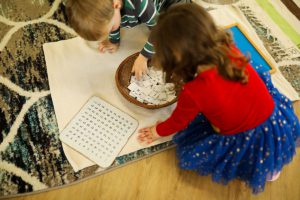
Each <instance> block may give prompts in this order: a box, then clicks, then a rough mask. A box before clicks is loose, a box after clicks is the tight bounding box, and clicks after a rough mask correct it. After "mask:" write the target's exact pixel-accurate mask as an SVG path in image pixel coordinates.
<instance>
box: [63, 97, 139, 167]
mask: <svg viewBox="0 0 300 200" xmlns="http://www.w3.org/2000/svg"><path fill="white" fill-rule="evenodd" d="M137 127H138V121H137V120H135V119H134V118H132V117H131V116H129V115H128V114H126V113H124V112H122V111H120V110H119V109H117V108H115V107H114V106H112V105H110V104H108V103H106V102H105V101H103V100H102V99H100V98H98V97H92V98H90V99H89V100H88V102H87V103H86V104H85V105H84V106H83V107H82V109H81V110H80V111H79V112H78V113H77V115H76V116H75V117H74V118H73V119H72V120H71V122H69V124H68V125H67V127H66V128H65V129H64V130H63V131H62V133H61V134H60V140H61V141H62V142H64V143H65V144H67V145H69V146H70V147H72V148H73V149H75V150H76V151H78V152H80V153H81V154H83V155H84V156H86V157H88V158H89V159H90V160H92V161H94V162H95V163H96V164H97V165H99V166H100V167H103V168H107V167H109V166H110V165H111V164H112V163H113V161H114V160H115V158H116V157H117V156H118V154H119V152H120V151H121V150H122V148H123V147H124V145H125V144H126V142H127V141H128V139H129V137H130V136H131V135H132V134H133V133H134V132H135V130H136V128H137Z"/></svg>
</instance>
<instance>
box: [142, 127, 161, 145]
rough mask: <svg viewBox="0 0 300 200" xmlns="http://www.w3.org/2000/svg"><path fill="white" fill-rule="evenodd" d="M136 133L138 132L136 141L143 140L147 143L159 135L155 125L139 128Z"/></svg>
mask: <svg viewBox="0 0 300 200" xmlns="http://www.w3.org/2000/svg"><path fill="white" fill-rule="evenodd" d="M138 134H139V135H138V137H137V139H138V141H139V142H140V143H144V142H145V143H147V144H150V143H152V142H154V141H155V140H157V139H158V138H160V137H161V136H159V135H158V134H157V132H156V126H155V125H154V126H151V127H146V128H142V129H140V130H139V133H138Z"/></svg>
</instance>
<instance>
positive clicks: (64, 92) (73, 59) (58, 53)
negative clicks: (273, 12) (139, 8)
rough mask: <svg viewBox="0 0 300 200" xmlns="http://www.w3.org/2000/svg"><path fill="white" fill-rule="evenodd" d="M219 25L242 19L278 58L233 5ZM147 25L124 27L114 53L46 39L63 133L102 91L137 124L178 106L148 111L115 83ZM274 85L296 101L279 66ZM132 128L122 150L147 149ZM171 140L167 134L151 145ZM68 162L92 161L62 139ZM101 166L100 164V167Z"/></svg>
mask: <svg viewBox="0 0 300 200" xmlns="http://www.w3.org/2000/svg"><path fill="white" fill-rule="evenodd" d="M210 13H211V14H212V16H213V17H214V19H215V21H216V22H217V24H219V25H221V26H227V25H229V24H233V23H236V22H238V23H240V25H242V26H243V28H244V29H245V30H247V31H249V32H250V33H251V34H249V35H252V36H253V41H255V43H256V44H257V45H258V46H259V47H260V48H261V50H262V51H263V52H264V53H265V55H266V56H267V57H269V58H270V60H271V61H272V62H273V63H274V64H276V63H275V61H274V60H273V59H272V58H271V56H270V55H269V54H268V52H267V51H266V50H265V48H264V47H263V44H262V43H261V42H260V40H259V38H258V36H256V34H255V31H254V30H252V29H251V28H250V27H251V26H250V25H249V24H247V22H246V21H245V20H243V18H242V16H240V14H239V13H238V12H237V11H236V9H234V7H232V6H228V7H222V9H217V10H212V11H210ZM147 35H148V30H147V29H146V28H145V27H143V26H138V27H135V28H132V29H127V30H124V31H122V43H121V46H120V49H119V50H118V51H117V52H116V53H114V54H100V53H98V52H97V51H96V50H93V49H91V48H90V47H89V46H88V45H87V44H86V42H85V41H84V40H82V39H81V38H79V37H76V38H73V39H70V40H64V41H58V42H53V43H47V44H44V46H43V49H44V54H45V59H46V64H47V72H48V79H49V85H50V91H51V96H52V100H53V104H54V109H55V113H56V117H57V122H58V127H59V130H60V132H61V131H62V130H63V128H64V127H65V126H66V125H67V123H68V122H69V121H70V120H71V119H72V118H73V116H74V115H75V114H76V113H77V112H78V111H79V110H80V108H81V107H82V106H83V105H84V104H85V102H86V101H87V100H88V99H89V98H90V97H91V96H94V95H96V96H99V97H100V98H102V99H104V100H106V101H107V102H109V103H110V104H112V105H114V106H116V107H117V108H119V109H120V110H122V111H124V112H126V113H128V114H129V115H131V116H133V117H134V118H136V119H137V120H138V121H139V127H138V129H139V128H142V127H145V126H148V125H152V124H154V123H155V122H156V121H157V120H164V119H166V118H167V117H168V116H169V115H170V114H171V112H172V110H173V109H174V106H175V105H172V106H169V107H166V108H163V109H159V110H147V109H144V108H140V107H138V106H135V105H133V104H131V103H129V102H128V101H126V100H125V99H124V98H123V97H122V96H121V94H119V92H118V90H117V88H116V85H115V71H116V69H117V67H118V66H119V64H120V63H121V62H122V61H123V60H124V59H125V58H126V57H128V56H129V55H131V54H133V53H135V52H138V51H140V49H141V48H142V47H143V46H144V43H145V42H146V41H147ZM272 78H273V82H274V84H275V85H276V86H277V87H278V88H279V90H280V91H281V92H282V93H283V94H285V95H286V96H288V97H289V98H290V99H292V100H297V99H299V98H298V94H297V93H296V91H295V90H294V89H293V88H292V87H291V85H290V84H289V83H288V82H287V81H286V80H285V79H284V77H283V76H282V74H281V73H280V71H279V70H277V72H276V73H275V74H273V75H272ZM136 135H137V132H136V133H134V134H133V135H132V136H131V138H130V140H129V141H128V143H127V144H126V145H125V147H124V148H123V150H122V151H121V153H120V154H119V156H120V155H124V154H128V153H131V152H135V151H137V150H139V149H142V148H145V146H142V145H140V144H139V143H138V142H137V140H136ZM169 140H171V137H166V138H163V139H161V140H159V141H157V142H154V143H153V144H151V145H156V144H159V143H162V142H165V141H169ZM63 148H64V152H65V154H66V156H67V159H68V161H69V162H70V164H71V165H72V167H73V168H74V170H75V171H78V170H81V169H83V168H85V167H88V166H91V165H94V164H95V163H93V162H92V161H90V160H89V159H87V158H86V157H84V156H83V155H81V154H80V153H78V152H77V151H75V150H73V149H72V148H70V147H68V146H67V145H65V144H63ZM100 170H101V169H100Z"/></svg>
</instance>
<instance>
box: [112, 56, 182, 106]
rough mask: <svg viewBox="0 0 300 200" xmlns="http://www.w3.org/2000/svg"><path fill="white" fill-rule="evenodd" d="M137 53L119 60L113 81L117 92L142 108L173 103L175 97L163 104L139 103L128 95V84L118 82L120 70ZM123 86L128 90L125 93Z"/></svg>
mask: <svg viewBox="0 0 300 200" xmlns="http://www.w3.org/2000/svg"><path fill="white" fill-rule="evenodd" d="M138 55H139V52H137V53H134V54H132V55H130V56H128V57H127V58H126V59H125V60H123V61H122V62H121V64H120V65H119V67H118V69H117V71H116V74H115V81H116V85H117V88H118V90H119V92H120V93H121V94H122V96H123V97H124V98H125V99H126V100H128V101H129V102H130V103H133V104H135V105H137V106H140V107H143V108H147V109H159V108H163V107H166V106H169V105H172V104H173V103H175V102H176V101H177V98H175V99H173V100H172V101H170V102H168V103H164V104H161V105H147V104H144V103H141V102H139V101H138V100H137V99H135V98H134V97H132V96H130V95H129V89H128V88H127V87H128V85H126V86H122V85H121V84H120V82H119V80H120V77H121V75H120V71H121V70H122V69H123V67H124V66H125V64H126V63H127V62H128V61H129V60H131V59H133V58H134V57H137V56H138ZM124 87H126V90H127V91H128V92H127V93H126V92H124V90H123V89H124Z"/></svg>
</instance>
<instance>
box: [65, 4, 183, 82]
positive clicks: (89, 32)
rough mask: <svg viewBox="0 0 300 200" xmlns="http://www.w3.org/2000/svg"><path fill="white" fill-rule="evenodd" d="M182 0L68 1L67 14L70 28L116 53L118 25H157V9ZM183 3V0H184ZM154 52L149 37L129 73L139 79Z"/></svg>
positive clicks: (103, 48) (106, 49)
mask: <svg viewBox="0 0 300 200" xmlns="http://www.w3.org/2000/svg"><path fill="white" fill-rule="evenodd" d="M181 1H182V0H68V1H67V6H66V9H67V16H68V20H69V23H70V25H71V27H72V28H73V29H74V30H75V31H76V32H77V33H78V35H79V36H81V37H82V38H84V39H85V40H88V41H99V51H100V52H102V53H104V52H110V53H113V52H115V51H116V50H117V49H118V48H119V45H120V28H121V27H127V28H130V27H134V26H137V25H138V24H146V25H147V26H148V27H149V28H150V29H151V28H152V27H154V26H155V25H156V18H157V16H158V14H159V12H160V11H162V10H164V9H166V8H167V7H169V6H170V5H172V4H175V3H178V2H181ZM183 2H184V1H183ZM153 54H154V49H153V45H152V42H151V38H149V40H148V41H147V43H146V44H145V46H144V47H143V49H142V50H141V52H140V54H139V56H138V57H137V59H136V61H135V63H134V65H133V68H132V72H134V73H135V74H136V76H137V78H138V79H139V78H140V77H141V76H142V75H143V74H144V73H146V71H147V61H148V59H150V58H151V57H152V56H153Z"/></svg>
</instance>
